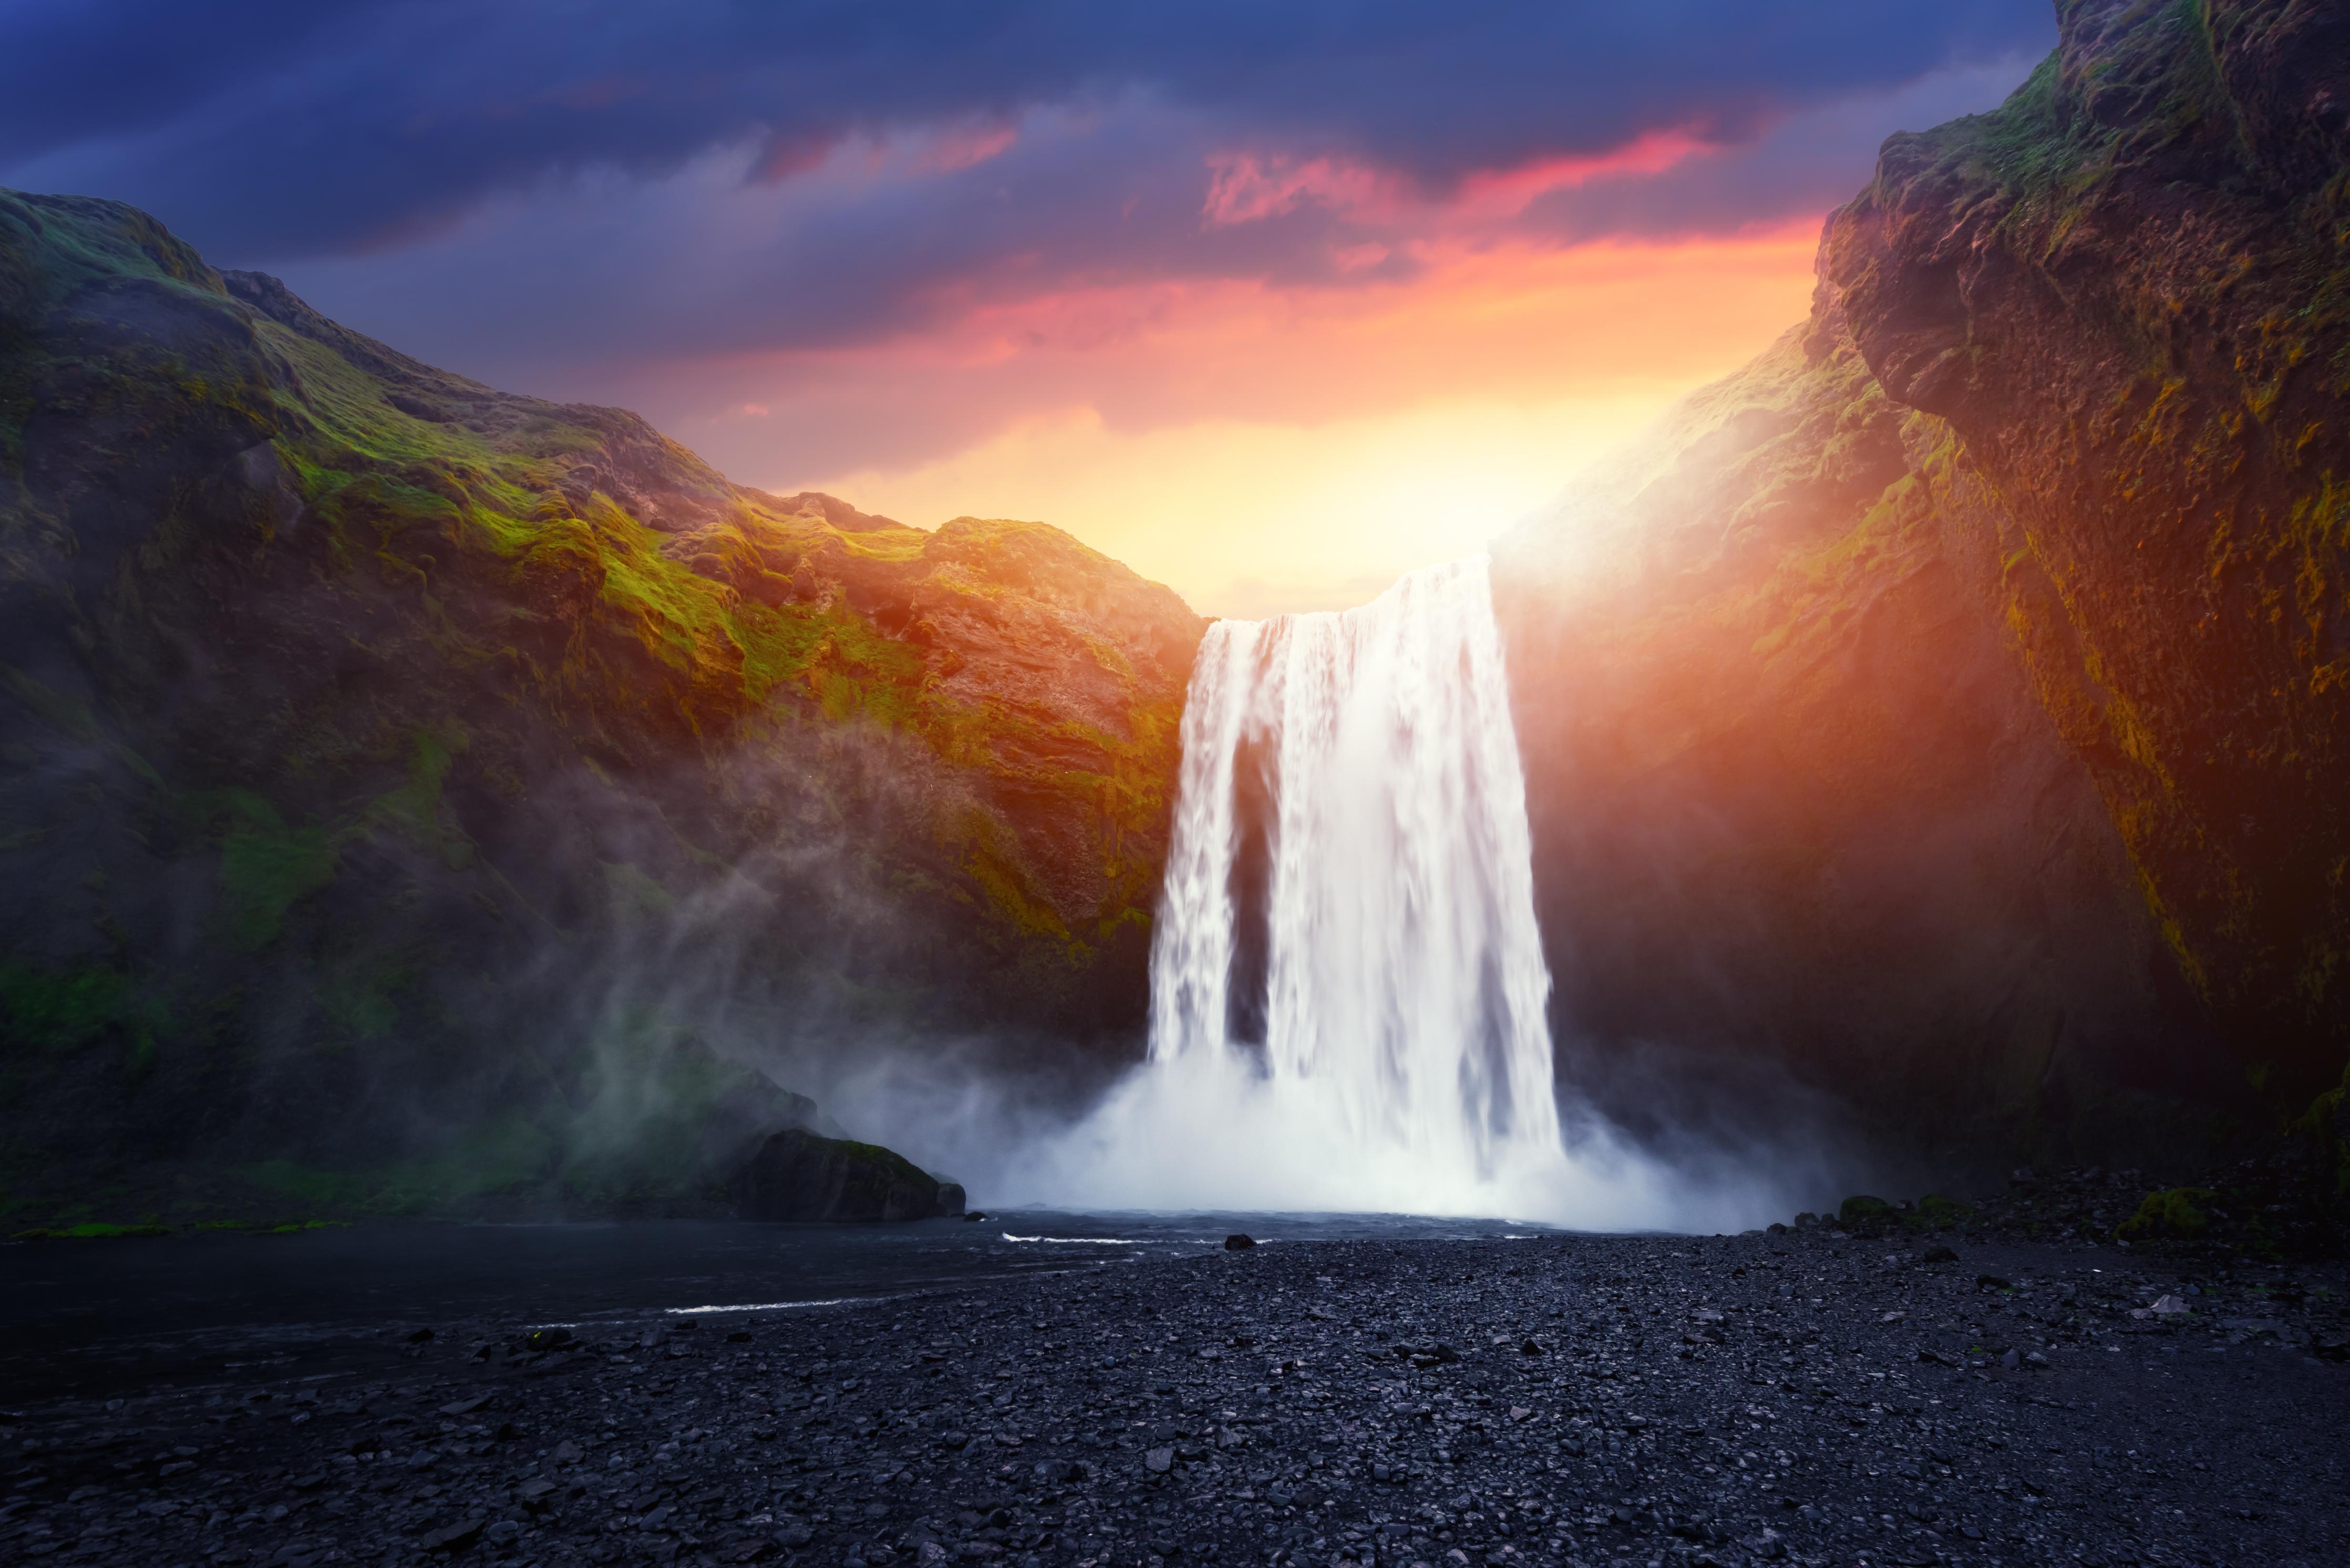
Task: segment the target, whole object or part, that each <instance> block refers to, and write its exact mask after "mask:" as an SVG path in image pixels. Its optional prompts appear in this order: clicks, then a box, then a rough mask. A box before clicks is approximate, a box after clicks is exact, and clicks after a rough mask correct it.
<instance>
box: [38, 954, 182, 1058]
mask: <svg viewBox="0 0 2350 1568" xmlns="http://www.w3.org/2000/svg"><path fill="white" fill-rule="evenodd" d="M171 1029H172V1014H171V1011H170V1009H169V1008H168V1007H166V1006H165V1005H164V1004H163V1003H162V1002H161V1001H159V1000H157V999H156V998H154V997H152V996H150V995H147V994H145V993H144V992H142V991H141V989H140V985H139V983H138V982H137V981H134V980H132V979H131V977H130V976H129V975H127V974H124V973H121V972H120V971H116V970H112V969H109V968H105V967H103V966H100V965H92V964H83V965H76V966H71V967H68V968H66V969H61V970H52V969H43V968H39V967H37V966H34V965H29V964H24V963H0V1034H5V1039H6V1040H7V1042H8V1043H9V1044H13V1045H23V1046H30V1047H32V1048H33V1049H35V1050H36V1051H43V1052H49V1053H54V1054H69V1053H72V1052H76V1051H80V1050H83V1049H85V1048H87V1047H88V1046H90V1045H94V1044H99V1042H101V1041H104V1040H107V1039H109V1038H117V1037H119V1038H120V1039H122V1040H123V1041H124V1042H125V1043H126V1044H128V1045H129V1047H130V1068H131V1070H132V1072H133V1073H134V1074H138V1073H143V1072H145V1071H146V1070H147V1068H149V1067H150V1066H151V1065H152V1064H153V1062H154V1060H155V1055H156V1052H157V1046H158V1042H159V1041H160V1040H161V1037H162V1036H164V1035H165V1034H168V1033H170V1032H171Z"/></svg>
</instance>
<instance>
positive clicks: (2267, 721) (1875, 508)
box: [1497, 0, 2350, 1166]
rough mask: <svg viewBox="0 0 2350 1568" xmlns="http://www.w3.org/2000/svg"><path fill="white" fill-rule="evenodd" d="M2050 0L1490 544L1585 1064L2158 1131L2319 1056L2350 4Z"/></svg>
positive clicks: (2101, 1153)
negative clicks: (1532, 516)
mask: <svg viewBox="0 0 2350 1568" xmlns="http://www.w3.org/2000/svg"><path fill="white" fill-rule="evenodd" d="M2059 11H2060V21H2061V24H2062V43H2061V45H2060V47H2059V48H2058V50H2057V52H2056V54H2055V55H2054V57H2052V58H2051V59H2050V60H2048V61H2047V62H2045V63H2044V64H2043V65H2042V66H2041V67H2039V68H2038V69H2037V70H2036V71H2035V72H2034V73H2033V76H2032V78H2030V80H2029V81H2027V82H2026V83H2025V85H2024V86H2023V87H2022V88H2021V89H2020V90H2019V91H2018V92H2017V93H2016V94H2015V95H2014V96H2013V97H2012V99H2010V100H2009V102H2008V103H2007V104H2006V105H2004V106H2003V107H2002V109H1999V110H1997V111H1995V112H1993V113H1991V114H1988V115H1982V116H1977V117H1973V118H1970V119H1963V120H1960V121H1957V122H1955V123H1953V124H1951V125H1948V126H1944V127H1941V128H1939V129H1938V130H1933V131H1930V132H1928V133H1925V134H1922V135H1899V136H1895V137H1894V138H1892V139H1891V140H1888V141H1887V144H1886V147H1885V150H1884V152H1883V154H1882V156H1881V159H1880V162H1879V167H1878V171H1877V178H1876V180H1875V181H1874V182H1872V183H1871V185H1870V186H1869V188H1868V189H1867V190H1866V191H1865V192H1863V193H1862V194H1861V195H1860V196H1859V197H1858V198H1857V199H1856V201H1854V202H1852V203H1850V204H1849V205H1847V206H1846V208H1844V209H1843V210H1841V211H1840V212H1838V213H1835V215H1834V216H1833V217H1832V218H1831V219H1830V220H1829V223H1828V225H1827V229H1826V233H1825V237H1824V241H1823V244H1822V249H1821V258H1820V274H1821V285H1820V288H1819V290H1818V293H1817V296H1816V298H1815V304H1814V312H1813V316H1812V318H1811V320H1810V321H1809V322H1808V323H1806V324H1805V325H1804V326H1803V327H1800V328H1798V329H1797V330H1796V331H1794V332H1793V333H1791V334H1790V335H1789V336H1788V337H1785V338H1783V340H1782V341H1781V342H1780V343H1778V344H1777V345H1775V346H1774V347H1773V348H1772V349H1771V350H1770V351H1769V352H1768V353H1766V354H1765V355H1763V357H1762V358H1759V359H1758V360H1756V361H1755V362H1754V363H1753V364H1752V365H1750V366H1748V367H1747V368H1746V369H1743V370H1742V371H1741V372H1739V373H1738V374H1737V375H1734V376H1732V377H1731V378H1729V379H1726V380H1725V381H1723V382H1721V383H1720V384H1719V385H1717V386H1714V387H1711V388H1708V389H1704V390H1702V391H1701V392H1700V393H1698V394H1695V395H1693V396H1692V397H1691V398H1690V399H1689V400H1685V402H1684V403H1683V404H1682V405H1681V406H1680V407H1679V408H1678V409H1677V410H1675V411H1674V413H1673V414H1672V415H1671V416H1670V417H1669V419H1668V420H1667V421H1665V423H1664V424H1663V425H1662V426H1661V427H1660V428H1659V430H1658V431H1654V432H1652V434H1651V436H1650V437H1649V438H1648V441H1646V442H1644V443H1643V444H1642V445H1641V446H1640V447H1639V448H1638V450H1636V451H1635V452H1631V453H1629V454H1627V456H1626V457H1625V458H1624V459H1623V460H1622V461H1620V462H1617V463H1616V464H1614V465H1611V466H1610V467H1609V468H1607V470H1605V471H1603V472H1598V473H1596V474H1594V475H1592V476H1590V478H1589V479H1588V480H1587V481H1586V482H1585V483H1581V484H1578V485H1577V486H1576V487H1575V489H1574V490H1573V491H1572V492H1570V493H1569V494H1568V496H1567V497H1566V498H1565V501H1564V502H1563V503H1562V504H1561V505H1560V507H1559V508H1558V510H1557V511H1556V513H1555V514H1552V515H1548V516H1545V517H1544V518H1541V519H1538V520H1536V521H1535V522H1534V523H1532V524H1528V525H1526V526H1525V527H1523V528H1522V529H1520V530H1519V531H1518V532H1517V533H1516V534H1514V535H1512V536H1511V537H1510V538H1508V539H1506V540H1504V541H1503V544H1502V545H1501V546H1500V547H1499V549H1498V551H1497V556H1498V558H1499V560H1500V562H1501V565H1502V568H1503V576H1504V578H1505V580H1506V584H1507V587H1506V588H1505V590H1504V607H1505V613H1506V614H1507V615H1508V617H1509V619H1510V624H1511V627H1512V637H1513V680H1514V681H1515V682H1516V684H1517V689H1518V697H1517V702H1518V706H1519V710H1520V724H1521V730H1522V732H1523V736H1524V742H1525V746H1526V750H1527V754H1528V771H1529V783H1530V787H1531V790H1532V794H1533V797H1534V802H1535V809H1536V814H1537V821H1536V834H1537V839H1538V848H1537V854H1538V858H1539V862H1540V864H1539V867H1538V870H1539V875H1540V878H1541V887H1542V889H1543V896H1544V919H1545V926H1546V932H1547V940H1548V942H1549V946H1550V950H1551V955H1552V961H1553V966H1554V970H1555V973H1556V974H1557V976H1558V978H1559V992H1558V998H1557V1010H1558V1023H1559V1027H1560V1031H1561V1034H1562V1038H1563V1039H1565V1040H1567V1041H1568V1042H1570V1046H1569V1051H1568V1059H1567V1062H1566V1069H1567V1071H1569V1072H1570V1073H1581V1074H1583V1075H1586V1076H1587V1077H1589V1078H1591V1079H1593V1080H1594V1081H1595V1082H1597V1083H1600V1084H1601V1085H1603V1087H1604V1085H1606V1084H1607V1082H1609V1081H1610V1078H1611V1075H1613V1076H1614V1077H1617V1078H1621V1077H1623V1076H1624V1075H1625V1074H1626V1073H1627V1066H1626V1064H1638V1063H1639V1062H1641V1061H1643V1060H1647V1059H1649V1058H1657V1057H1661V1058H1663V1059H1666V1060H1670V1061H1681V1062H1695V1063H1699V1064H1706V1063H1713V1064H1721V1063H1724V1062H1727V1063H1731V1064H1739V1063H1745V1064H1766V1065H1768V1066H1769V1067H1771V1068H1773V1069H1784V1070H1785V1071H1787V1072H1788V1073H1790V1074H1791V1075H1793V1076H1794V1078H1796V1079H1797V1080H1799V1081H1807V1082H1810V1083H1813V1084H1815V1085H1820V1086H1823V1087H1825V1088H1826V1089H1828V1090H1830V1091H1832V1092H1833V1093H1835V1095H1836V1096H1839V1097H1841V1098H1843V1099H1844V1100H1846V1102H1847V1103H1849V1104H1851V1105H1853V1106H1856V1107H1857V1109H1858V1110H1859V1112H1860V1114H1861V1116H1863V1118H1864V1119H1865V1120H1866V1122H1868V1123H1869V1124H1871V1125H1873V1126H1874V1127H1877V1129H1879V1130H1881V1131H1884V1132H1887V1133H1888V1134H1891V1135H1894V1136H1897V1137H1899V1138H1900V1139H1901V1140H1902V1141H1903V1142H1904V1143H1906V1144H1908V1145H1909V1146H1911V1147H1935V1146H1939V1147H1943V1148H1945V1149H1947V1150H1949V1151H1950V1153H1951V1154H1952V1155H1953V1156H1958V1155H1960V1154H1963V1153H1964V1152H1965V1151H1967V1150H1972V1151H1974V1152H1975V1153H1976V1154H1977V1155H1978V1156H1979V1157H1981V1158H1984V1159H1986V1160H1988V1159H1991V1158H2028V1157H2032V1156H2035V1155H2037V1156H2043V1157H2062V1156H2074V1157H2079V1158H2121V1159H2131V1160H2142V1161H2145V1162H2147V1163H2149V1164H2158V1165H2159V1164H2168V1165H2172V1166H2178V1165H2181V1164H2189V1163H2192V1162H2194V1161H2196V1160H2199V1159H2203V1158H2210V1157H2211V1156H2213V1155H2214V1154H2215V1153H2218V1152H2222V1151H2225V1150H2226V1149H2228V1148H2230V1147H2235V1146H2237V1145H2238V1144H2239V1143H2240V1142H2241V1140H2242V1139H2244V1138H2245V1137H2254V1138H2257V1137H2263V1136H2267V1135H2270V1134H2272V1133H2274V1132H2275V1131H2276V1130H2278V1129H2279V1128H2281V1127H2285V1126H2288V1125H2290V1124H2291V1123H2292V1122H2293V1120H2294V1118H2295V1117H2296V1116H2302V1115H2303V1113H2304V1112H2306V1111H2307V1110H2308V1109H2309V1108H2310V1107H2311V1105H2312V1100H2313V1096H2318V1095H2320V1094H2321V1093H2322V1092H2324V1091H2325V1090H2326V1089H2327V1088H2328V1086H2329V1085H2334V1084H2335V1083H2337V1082H2338V1081H2339V1078H2340V1075H2341V1073H2342V1070H2343V1059H2344V1051H2345V1040H2350V1030H2345V1023H2350V1020H2345V1017H2344V1007H2345V998H2344V985H2345V981H2344V979H2343V977H2342V976H2341V975H2340V974H2339V973H2338V971H2339V969H2340V965H2341V957H2340V955H2341V953H2342V951H2343V946H2342V944H2343V940H2344V938H2345V929H2344V926H2343V903H2342V899H2343V897H2344V894H2343V881H2344V877H2345V867H2350V854H2345V845H2344V842H2343V838H2344V834H2345V829H2346V828H2350V811H2345V806H2344V804H2343V797H2342V794H2341V791H2340V786H2339V783H2338V780H2339V779H2340V777H2341V776H2342V770H2341V762H2342V755H2341V747H2342V744H2343V737H2344V730H2343V724H2344V721H2345V710H2344V701H2343V697H2342V691H2341V682H2340V674H2341V671H2342V670H2344V669H2345V668H2350V666H2345V664H2344V663H2343V662H2342V651H2341V650H2342V649H2343V648H2344V647H2345V646H2350V644H2345V642H2344V640H2343V639H2344V637H2345V631H2344V629H2343V617H2344V615H2345V612H2350V604H2345V600H2344V597H2343V596H2344V592H2345V583H2344V579H2343V576H2342V566H2343V562H2342V545H2343V539H2344V524H2345V516H2350V501H2345V493H2344V491H2343V489H2342V485H2343V482H2344V476H2345V475H2350V445H2345V443H2350V423H2345V417H2344V416H2345V407H2344V397H2345V392H2350V370H2345V366H2350V333H2345V325H2350V323H2345V314H2344V301H2345V289H2350V256H2345V253H2344V247H2345V244H2350V222H2345V220H2350V209H2345V168H2350V143H2345V124H2350V120H2345V106H2350V76H2345V73H2350V54H2345V36H2350V34H2346V33H2345V8H2344V7H2342V6H2339V5H2312V4H2303V3H2291V4H2285V3H2273V4H2223V3H2216V0H2215V3H2211V4H2206V5H2147V4H2133V3H2123V0H2094V3H2088V0H2084V3H2068V4H2065V5H2061V6H2060V7H2059ZM2317 1108H2318V1110H2319V1111H2320V1113H2321V1114H2323V1113H2324V1112H2326V1111H2327V1109H2328V1106H2326V1105H2320V1106H2318V1107H2317Z"/></svg>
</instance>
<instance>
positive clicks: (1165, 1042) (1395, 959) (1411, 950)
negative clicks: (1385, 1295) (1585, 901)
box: [1150, 559, 1559, 1184]
mask: <svg viewBox="0 0 2350 1568" xmlns="http://www.w3.org/2000/svg"><path fill="white" fill-rule="evenodd" d="M1249 770H1255V771H1256V772H1257V774H1259V776H1258V777H1256V778H1253V779H1252V778H1248V777H1245V776H1243V775H1244V774H1245V773H1246V772H1247V771H1249ZM1252 806H1253V808H1254V810H1253V812H1252V810H1251V807H1252ZM1251 815H1255V816H1257V817H1258V818H1259V820H1255V821H1250V820H1248V817H1249V816H1251ZM1252 849H1254V850H1255V851H1256V853H1257V854H1260V855H1262V857H1263V861H1264V862H1265V867H1264V871H1263V873H1261V874H1259V875H1255V876H1245V875H1243V874H1242V873H1243V870H1244V867H1243V864H1242V862H1243V857H1244V856H1245V855H1246V854H1248V852H1249V851H1250V850H1252ZM1531 858H1532V846H1531V845H1530V843H1529V841H1528V838H1527V832H1526V807H1525V786H1524V782H1523V775H1522V774H1521V773H1520V771H1519V766H1518V743H1517V735H1516V732H1515V731H1514V730H1513V728H1512V725H1511V722H1510V706H1509V689H1508V683H1507V681H1506V680H1505V679H1504V676H1503V665H1502V644H1501V636H1500V633H1499V631H1498V629H1497V628H1495V626H1494V623H1493V611H1492V596H1491V592H1490V590H1489V587H1488V586H1487V582H1486V571H1485V562H1484V561H1483V560H1482V559H1477V560H1469V561H1455V562H1452V563H1451V564H1450V565H1447V566H1434V567H1430V568H1429V569H1428V570H1426V571H1422V572H1416V573H1414V574H1412V575H1411V576H1408V577H1405V578H1404V579H1403V580H1402V581H1401V582H1399V583H1398V584H1397V585H1396V586H1395V587H1392V588H1390V589H1388V591H1387V592H1386V593H1385V594H1383V595H1381V596H1380V597H1378V599H1376V600H1374V601H1373V602H1372V603H1370V604H1368V605H1366V606H1364V607H1362V608H1360V609H1353V610H1347V611H1345V612H1343V613H1340V614H1322V615H1301V616H1285V617H1283V618H1279V619H1275V620H1269V621H1220V622H1218V623H1217V624H1216V625H1214V626H1213V627H1211V628H1209V631H1208V635H1207V639H1206V640H1205V641H1204V642H1203V643H1202V644H1201V649H1200V654H1199V661H1198V663H1197V665H1196V666H1195V668H1194V672H1193V675H1192V678H1191V701H1190V703H1189V705H1188V707H1187V709H1186V711H1185V713H1184V719H1183V772H1182V780H1181V785H1180V796H1179V802H1178V805H1177V809H1176V816H1175V833H1174V843H1173V846H1172V849H1171V852H1170V856H1169V860H1168V867H1167V884H1166V893H1165V896H1164V898H1163V901H1162V905H1161V909H1160V915H1159V931H1158V940H1157V942H1156V944H1155V946H1154V949H1153V951H1152V955H1151V971H1150V988H1151V1026H1150V1057H1151V1060H1152V1061H1153V1062H1154V1063H1157V1064H1163V1065H1165V1066H1168V1067H1170V1068H1175V1069H1179V1070H1180V1068H1181V1067H1183V1066H1184V1065H1185V1064H1187V1062H1188V1060H1189V1059H1191V1058H1193V1057H1195V1056H1201V1055H1207V1056H1217V1055H1222V1054H1229V1053H1232V1052H1236V1051H1243V1052H1252V1053H1255V1054H1257V1055H1256V1057H1255V1059H1254V1061H1253V1065H1254V1066H1255V1068H1256V1070H1257V1071H1258V1072H1260V1073H1261V1074H1262V1075H1263V1076H1264V1077H1265V1078H1266V1079H1267V1080H1269V1082H1270V1084H1271V1085H1272V1086H1273V1090H1274V1093H1275V1094H1276V1095H1277V1096H1283V1095H1287V1096H1308V1097H1311V1098H1312V1099H1313V1100H1315V1102H1317V1105H1318V1107H1319V1109H1320V1112H1321V1114H1322V1116H1324V1117H1326V1119H1327V1120H1328V1121H1329V1122H1330V1123H1331V1124H1333V1126H1334V1127H1335V1128H1336V1130H1337V1131H1338V1132H1340V1133H1342V1134H1343V1135H1344V1136H1345V1137H1347V1138H1348V1139H1349V1140H1352V1141H1356V1142H1358V1143H1359V1144H1360V1145H1362V1146H1363V1147H1364V1148H1365V1150H1366V1151H1367V1152H1369V1151H1377V1152H1378V1155H1379V1156H1380V1157H1381V1158H1386V1159H1388V1160H1392V1161H1396V1162H1399V1167H1400V1168H1409V1169H1412V1170H1415V1171H1419V1172H1421V1173H1424V1174H1426V1175H1429V1176H1438V1177H1440V1178H1442V1179H1446V1180H1447V1181H1448V1182H1458V1181H1461V1180H1467V1181H1469V1182H1471V1183H1472V1184H1473V1183H1481V1182H1485V1181H1490V1180H1491V1179H1492V1178H1493V1177H1494V1176H1495V1175H1496V1173H1497V1171H1498V1170H1500V1169H1501V1168H1503V1167H1505V1166H1508V1165H1511V1164H1513V1163H1515V1164H1523V1163H1524V1162H1525V1159H1526V1158H1527V1157H1529V1156H1532V1157H1534V1158H1541V1157H1544V1156H1555V1154H1556V1152H1557V1150H1558V1147H1559V1124H1558V1111H1557V1106H1556V1104H1555V1101H1554V1100H1553V1098H1552V1089H1551V1039H1550V1028H1549V1025H1548V1023H1546V1022H1545V1020H1544V1016H1543V1009H1544V1002H1545V1001H1546V999H1547V998H1548V996H1549V994H1550V973H1549V971H1548V970H1547V969H1545V968H1544V963H1543V956H1542V945H1541V940H1540V937H1539V934H1538V933H1537V931H1536V929H1535V925H1534V882H1533V876H1532V870H1531ZM1251 896H1254V897H1256V898H1261V899H1262V900H1263V905H1262V909H1250V908H1248V907H1247V903H1248V899H1249V898H1250V897H1251ZM1244 930H1246V931H1248V933H1249V934H1250V935H1251V936H1253V938H1254V940H1256V941H1257V942H1259V943H1261V944H1262V948H1263V951H1262V955H1261V957H1259V958H1257V960H1256V961H1253V962H1252V961H1245V960H1247V959H1249V958H1251V957H1255V955H1249V954H1244V953H1243V950H1242V949H1243V931H1244ZM1260 985H1261V986H1262V991H1263V994H1262V996H1261V997H1258V996H1254V995H1248V994H1237V995H1236V994H1235V990H1236V987H1237V988H1240V989H1243V990H1253V989H1254V988H1256V987H1258V986H1260ZM1235 1020H1243V1021H1246V1023H1248V1024H1250V1025H1258V1024H1261V1027H1244V1028H1243V1030H1241V1031H1239V1033H1242V1034H1243V1035H1244V1036H1245V1038H1237V1039H1236V1038H1235V1033H1236V1032H1235V1029H1234V1027H1233V1025H1234V1022H1235ZM1225 1065H1226V1066H1227V1067H1229V1066H1230V1065H1231V1064H1225Z"/></svg>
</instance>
